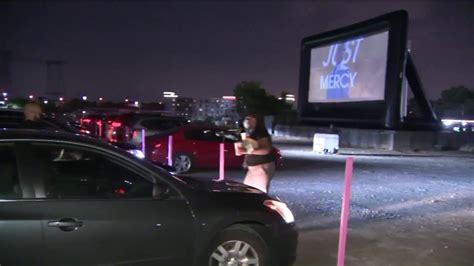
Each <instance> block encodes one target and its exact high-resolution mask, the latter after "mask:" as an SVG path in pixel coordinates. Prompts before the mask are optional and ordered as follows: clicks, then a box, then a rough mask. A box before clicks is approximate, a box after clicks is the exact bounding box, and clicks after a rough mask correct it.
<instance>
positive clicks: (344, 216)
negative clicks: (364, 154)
mask: <svg viewBox="0 0 474 266" xmlns="http://www.w3.org/2000/svg"><path fill="white" fill-rule="evenodd" d="M352 166H353V158H352V157H348V158H347V159H346V172H345V177H344V192H343V194H342V208H341V225H340V228H339V248H338V252H337V266H344V259H345V256H346V238H347V223H348V220H349V204H350V198H351V179H352V169H353V167H352Z"/></svg>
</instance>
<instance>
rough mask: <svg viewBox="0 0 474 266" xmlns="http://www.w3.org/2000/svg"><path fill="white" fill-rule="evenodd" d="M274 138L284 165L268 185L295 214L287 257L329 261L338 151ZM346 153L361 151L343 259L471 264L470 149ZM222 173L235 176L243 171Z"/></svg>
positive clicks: (473, 177)
mask: <svg viewBox="0 0 474 266" xmlns="http://www.w3.org/2000/svg"><path fill="white" fill-rule="evenodd" d="M278 145H279V147H280V148H281V150H282V152H283V155H284V159H285V166H284V167H283V168H281V169H279V171H278V173H277V175H276V176H275V178H274V180H273V182H272V187H271V193H272V194H274V195H277V196H278V197H280V198H281V199H282V200H284V201H286V202H287V203H288V205H289V206H290V208H291V209H292V211H293V212H294V215H295V217H296V220H297V224H298V228H299V231H300V238H299V247H298V258H297V261H296V263H295V265H301V266H303V265H304V266H306V265H312V266H313V265H336V256H337V241H338V231H339V215H340V208H341V193H342V185H343V175H344V160H345V158H346V155H317V154H314V153H312V152H311V151H310V146H308V145H303V144H300V145H295V144H291V145H289V144H282V143H280V144H278ZM346 153H348V154H349V153H352V154H363V155H355V156H354V177H353V182H352V197H351V205H350V220H349V232H348V238H347V252H346V265H374V266H375V265H466V266H473V265H474V206H473V205H474V156H473V155H472V154H462V153H449V154H448V153H444V154H443V153H419V154H405V156H403V155H404V154H398V153H397V154H395V153H392V154H390V153H385V154H380V153H377V154H378V155H376V156H371V155H370V152H368V151H360V152H357V151H353V150H351V151H346ZM401 155H402V156H401ZM194 175H197V176H203V177H204V176H212V175H214V176H217V172H216V171H204V172H197V173H195V174H194ZM226 175H227V178H231V179H235V180H242V176H243V172H242V171H240V170H230V171H227V172H226Z"/></svg>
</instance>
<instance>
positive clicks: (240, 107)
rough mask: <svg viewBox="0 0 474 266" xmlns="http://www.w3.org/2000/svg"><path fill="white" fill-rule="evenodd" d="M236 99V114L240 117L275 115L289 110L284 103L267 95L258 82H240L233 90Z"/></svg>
mask: <svg viewBox="0 0 474 266" xmlns="http://www.w3.org/2000/svg"><path fill="white" fill-rule="evenodd" d="M234 96H235V97H236V98H237V112H238V113H239V115H240V116H241V117H244V116H245V115H246V114H248V113H256V114H261V115H277V114H279V113H281V112H282V111H284V110H287V109H291V106H290V105H288V104H287V103H285V101H281V100H278V99H277V98H276V97H275V96H273V95H270V94H267V92H266V90H265V88H264V87H263V86H262V83H261V82H259V81H241V82H239V83H238V84H237V86H236V87H235V89H234Z"/></svg>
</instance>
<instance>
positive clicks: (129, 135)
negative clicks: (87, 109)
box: [106, 113, 186, 145]
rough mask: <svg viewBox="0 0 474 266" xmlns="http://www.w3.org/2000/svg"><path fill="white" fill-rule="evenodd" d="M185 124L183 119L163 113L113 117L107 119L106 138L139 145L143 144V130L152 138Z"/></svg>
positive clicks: (129, 114)
mask: <svg viewBox="0 0 474 266" xmlns="http://www.w3.org/2000/svg"><path fill="white" fill-rule="evenodd" d="M185 124H186V121H185V120H184V119H183V118H180V117H171V116H166V115H163V114H161V113H127V114H121V115H111V116H110V117H108V118H107V128H106V136H107V138H108V139H109V140H110V141H122V142H130V143H132V144H135V145H137V144H139V143H141V142H142V135H141V134H142V129H145V136H152V135H155V134H159V133H161V132H163V131H167V130H170V129H173V128H176V127H179V126H182V125H185Z"/></svg>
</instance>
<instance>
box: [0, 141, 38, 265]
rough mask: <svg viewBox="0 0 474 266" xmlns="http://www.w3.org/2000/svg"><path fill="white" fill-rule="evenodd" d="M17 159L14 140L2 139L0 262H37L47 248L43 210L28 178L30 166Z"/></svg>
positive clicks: (0, 161) (18, 263) (11, 263)
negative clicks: (44, 248)
mask: <svg viewBox="0 0 474 266" xmlns="http://www.w3.org/2000/svg"><path fill="white" fill-rule="evenodd" d="M17 162H18V160H17V158H16V152H15V148H14V144H13V143H4V142H2V143H0V265H35V264H37V263H38V262H40V261H41V259H42V257H41V255H42V252H43V239H42V234H41V217H42V213H41V212H40V211H38V209H37V206H36V205H37V204H36V202H35V201H34V199H33V197H34V189H33V187H32V184H31V183H30V182H28V181H29V180H27V178H25V176H27V172H28V171H29V170H30V169H27V168H26V167H24V168H22V167H21V166H20V165H19V164H18V163H17ZM25 252H27V253H28V255H27V256H25Z"/></svg>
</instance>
